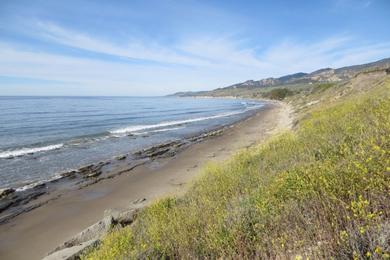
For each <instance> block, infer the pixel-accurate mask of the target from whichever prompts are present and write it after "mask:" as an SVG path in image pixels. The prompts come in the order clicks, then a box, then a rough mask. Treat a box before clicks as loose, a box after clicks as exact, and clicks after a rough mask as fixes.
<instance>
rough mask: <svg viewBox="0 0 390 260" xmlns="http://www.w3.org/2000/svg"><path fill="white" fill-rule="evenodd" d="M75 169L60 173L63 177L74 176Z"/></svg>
mask: <svg viewBox="0 0 390 260" xmlns="http://www.w3.org/2000/svg"><path fill="white" fill-rule="evenodd" d="M76 173H77V172H76V171H70V172H64V173H61V177H63V178H71V179H73V178H75V177H76Z"/></svg>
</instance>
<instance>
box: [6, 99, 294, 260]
mask: <svg viewBox="0 0 390 260" xmlns="http://www.w3.org/2000/svg"><path fill="white" fill-rule="evenodd" d="M290 126H291V118H290V109H289V107H288V106H286V105H284V104H281V103H277V102H275V103H273V104H272V105H269V106H268V108H267V109H264V110H261V111H259V112H258V113H257V114H256V115H254V116H252V117H250V118H248V119H246V120H243V121H241V122H239V123H237V124H235V125H233V126H231V127H229V128H228V129H226V130H225V131H223V134H222V135H219V136H214V137H211V138H207V139H205V140H204V141H202V142H199V143H194V144H192V145H190V146H189V147H187V148H185V149H184V150H183V151H181V152H179V153H177V154H176V155H174V156H173V157H169V158H158V159H156V160H153V161H151V162H150V163H147V164H144V165H141V166H138V167H136V168H134V169H132V170H131V171H128V172H125V173H123V174H121V175H118V176H116V177H114V178H108V179H104V180H102V181H100V182H98V183H95V184H93V185H89V186H87V187H84V188H82V189H78V190H73V191H71V192H68V193H65V194H62V195H61V196H59V197H55V198H53V199H52V200H49V201H48V202H47V203H45V204H43V205H42V206H40V207H37V208H35V209H33V210H31V211H28V212H25V213H23V214H21V215H19V216H16V217H14V218H12V219H11V220H9V221H8V222H6V223H4V224H2V225H0V259H41V258H42V257H44V256H46V255H47V253H49V252H50V251H52V250H53V249H54V248H55V247H56V246H58V245H59V244H61V243H62V242H64V241H66V240H67V239H69V238H70V237H72V236H73V235H75V234H77V233H78V232H80V231H81V230H83V229H85V228H86V227H88V226H90V225H92V224H94V223H95V222H97V221H99V220H100V219H101V218H102V217H103V213H104V211H105V210H106V209H126V208H128V207H129V205H130V204H132V203H134V201H136V200H139V199H144V198H145V199H146V202H147V203H149V202H152V201H153V200H154V199H156V198H159V197H162V196H167V195H170V194H179V193H182V192H185V190H186V187H188V185H189V184H190V183H191V181H192V180H193V179H194V177H195V176H196V175H197V174H198V173H199V172H200V171H201V168H202V166H204V165H205V164H206V163H207V162H209V161H213V160H214V161H221V160H224V159H226V158H228V157H229V156H231V155H232V154H234V153H235V152H237V151H238V150H239V149H243V148H246V147H249V146H252V145H254V144H257V143H261V142H263V141H264V140H265V139H267V138H268V137H269V136H271V135H273V134H274V133H276V132H278V131H281V130H283V129H286V128H289V127H290Z"/></svg>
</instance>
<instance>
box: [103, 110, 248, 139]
mask: <svg viewBox="0 0 390 260" xmlns="http://www.w3.org/2000/svg"><path fill="white" fill-rule="evenodd" d="M244 112H245V111H238V112H229V113H222V114H218V115H214V116H207V117H197V118H192V119H185V120H177V121H167V122H162V123H159V124H153V125H134V126H129V127H125V128H120V129H117V130H112V131H110V133H111V134H125V133H131V132H137V131H141V130H147V129H154V128H160V127H166V126H174V125H181V124H188V123H193V122H198V121H204V120H209V119H215V118H220V117H227V116H232V115H237V114H241V113H244Z"/></svg>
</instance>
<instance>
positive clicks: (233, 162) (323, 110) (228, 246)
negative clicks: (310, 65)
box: [84, 76, 390, 259]
mask: <svg viewBox="0 0 390 260" xmlns="http://www.w3.org/2000/svg"><path fill="white" fill-rule="evenodd" d="M355 81H356V80H355ZM359 84H360V83H358V82H357V81H356V82H352V83H349V85H348V84H347V85H346V84H338V85H337V84H328V85H322V86H320V87H319V88H318V89H317V90H316V91H308V92H306V93H301V94H297V95H294V96H292V97H287V99H286V100H287V101H288V102H290V103H291V104H292V105H293V106H295V109H296V111H298V112H297V113H298V114H297V116H296V118H297V122H296V125H295V127H294V129H293V130H291V131H288V132H283V133H280V134H278V135H277V136H274V137H273V138H272V139H271V140H269V141H267V142H266V143H263V144H260V145H258V146H256V147H252V148H249V149H246V150H244V151H240V152H238V153H237V154H236V155H235V156H234V157H233V158H231V159H230V160H228V161H225V162H222V163H210V164H209V165H208V167H206V168H205V169H203V173H202V174H201V176H200V177H199V178H197V179H196V180H195V181H194V183H193V184H192V185H191V187H190V188H189V189H188V191H187V192H186V194H185V195H184V196H180V197H169V198H164V199H161V200H159V201H157V202H155V203H153V204H152V205H150V206H149V207H147V208H145V209H144V210H142V211H141V212H140V213H139V215H138V217H137V219H136V221H135V222H134V223H133V224H132V225H131V226H128V227H125V228H122V229H120V230H113V231H112V232H111V233H110V234H108V235H107V236H106V238H105V239H104V240H103V242H102V243H101V245H100V246H99V247H98V248H96V249H94V250H93V251H91V252H89V253H88V254H86V255H85V256H84V258H85V259H128V258H129V259H133V258H212V259H214V258H225V257H228V258H264V259H269V258H272V259H273V258H279V259H280V258H281V259H284V258H293V259H294V258H295V259H307V258H309V259H313V258H314V259H316V258H342V259H345V258H352V259H370V258H377V259H390V243H389V241H390V80H389V78H388V76H387V77H384V78H382V79H381V80H379V81H378V80H376V81H375V82H374V81H370V82H366V86H365V87H364V88H363V87H362V86H361V84H360V85H359ZM346 90H348V91H346ZM340 93H341V94H340ZM302 100H304V102H305V104H306V103H309V101H310V100H311V101H313V100H319V101H316V102H311V103H309V105H306V106H304V105H302V104H301V103H302ZM299 102H301V103H299ZM310 104H315V105H310Z"/></svg>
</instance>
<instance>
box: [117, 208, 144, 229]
mask: <svg viewBox="0 0 390 260" xmlns="http://www.w3.org/2000/svg"><path fill="white" fill-rule="evenodd" d="M138 212H139V209H138V208H134V209H130V210H126V211H123V212H121V213H120V214H119V215H118V217H117V218H116V219H115V222H116V223H117V224H119V225H121V226H122V227H124V226H127V225H130V224H131V223H133V222H134V220H135V218H136V217H137V213H138Z"/></svg>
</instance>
